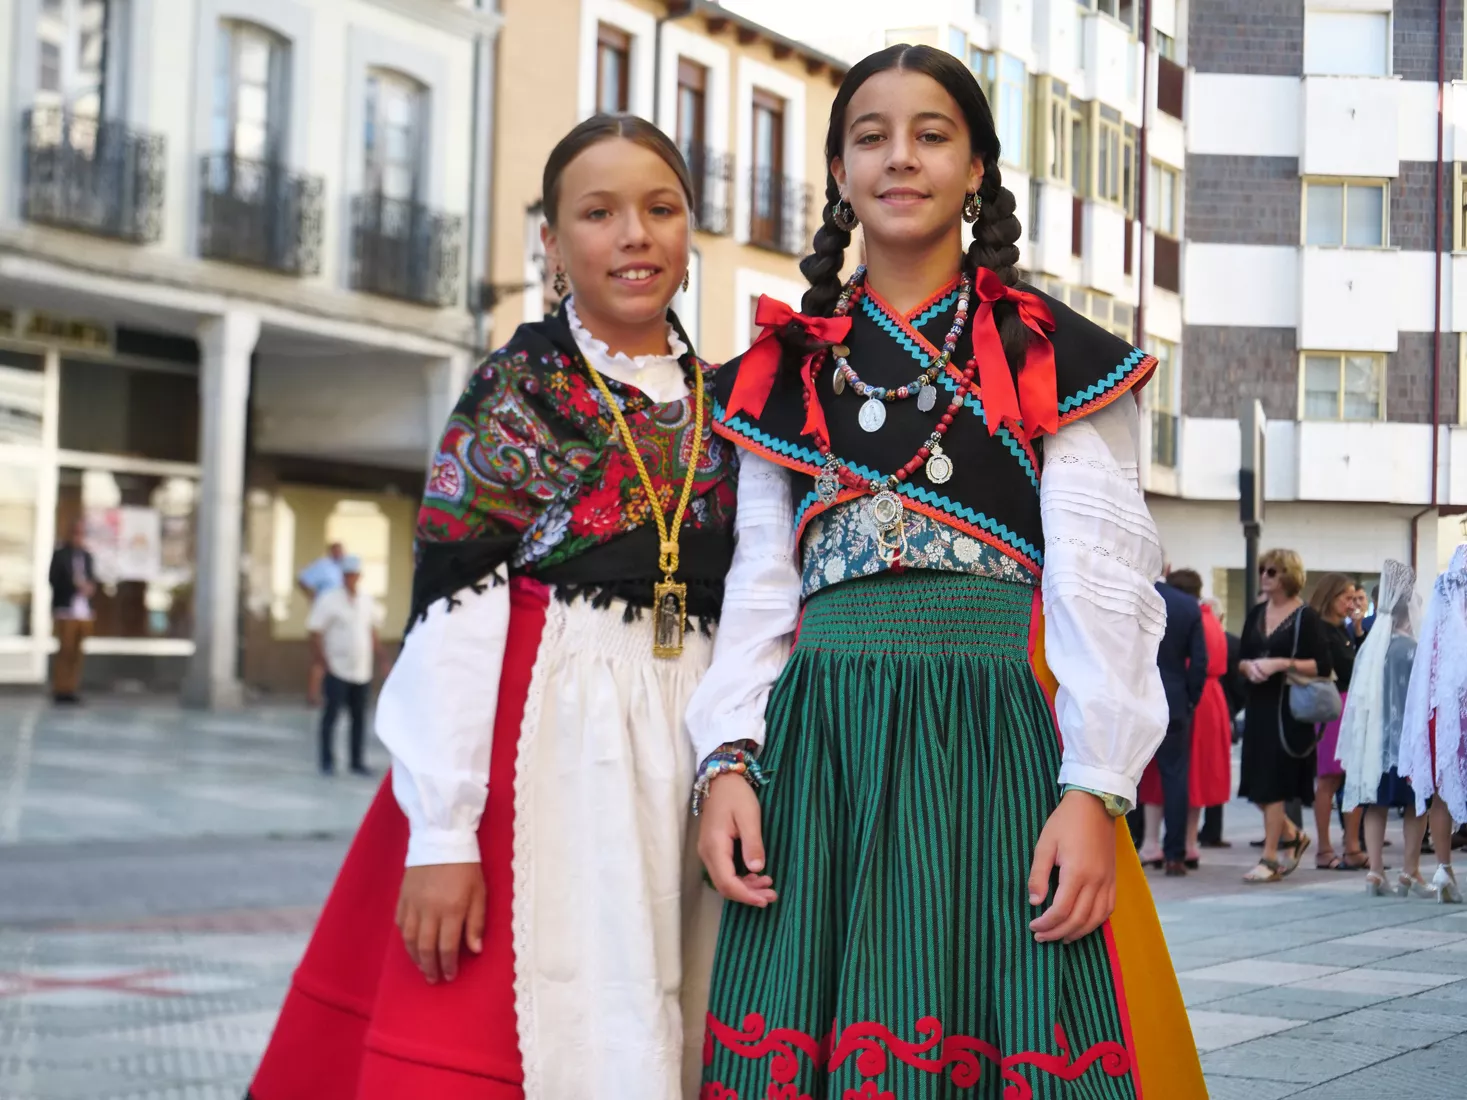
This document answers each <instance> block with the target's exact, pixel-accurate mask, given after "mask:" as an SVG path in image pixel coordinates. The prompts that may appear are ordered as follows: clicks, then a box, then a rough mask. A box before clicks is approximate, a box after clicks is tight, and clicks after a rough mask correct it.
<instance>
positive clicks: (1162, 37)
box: [1151, 30, 1177, 61]
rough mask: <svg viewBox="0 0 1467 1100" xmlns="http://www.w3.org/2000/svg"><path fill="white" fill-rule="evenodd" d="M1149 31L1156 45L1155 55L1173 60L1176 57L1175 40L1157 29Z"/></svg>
mask: <svg viewBox="0 0 1467 1100" xmlns="http://www.w3.org/2000/svg"><path fill="white" fill-rule="evenodd" d="M1151 33H1152V38H1153V39H1154V44H1155V46H1156V56H1157V57H1164V58H1166V59H1167V60H1168V61H1175V60H1176V59H1177V40H1176V39H1175V38H1173V37H1172V36H1171V35H1169V34H1162V33H1161V31H1158V30H1153V31H1152V32H1151Z"/></svg>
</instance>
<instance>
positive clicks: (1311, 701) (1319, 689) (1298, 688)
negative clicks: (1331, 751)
mask: <svg viewBox="0 0 1467 1100" xmlns="http://www.w3.org/2000/svg"><path fill="white" fill-rule="evenodd" d="M1303 622H1304V608H1302V607H1301V608H1299V610H1298V611H1297V612H1296V613H1295V616H1294V648H1293V652H1292V653H1291V654H1290V659H1291V660H1294V659H1297V658H1298V656H1299V630H1300V627H1301V625H1302V624H1303ZM1284 675H1285V678H1286V682H1285V692H1286V694H1287V695H1288V700H1289V713H1290V715H1292V716H1293V718H1294V720H1295V721H1296V722H1302V723H1305V724H1307V725H1310V726H1316V727H1317V726H1319V725H1321V724H1322V723H1325V722H1333V721H1334V720H1335V719H1336V718H1338V717H1339V716H1340V713H1341V712H1342V711H1343V710H1344V709H1345V703H1344V700H1342V699H1341V698H1340V689H1339V688H1338V687H1336V686H1335V678H1334V675H1333V674H1331V675H1329V676H1304V675H1301V674H1300V673H1297V672H1286V673H1285V674H1284ZM1279 741H1280V743H1281V744H1282V746H1283V750H1284V752H1286V753H1288V754H1289V755H1290V756H1292V757H1293V758H1294V759H1296V760H1302V759H1304V757H1306V756H1308V755H1309V754H1310V753H1311V752H1313V751H1314V748H1315V746H1316V745H1317V744H1318V743H1319V731H1318V730H1317V729H1316V730H1315V736H1314V739H1313V741H1312V743H1311V744H1310V746H1309V747H1308V748H1307V749H1305V750H1304V751H1303V752H1302V753H1300V752H1295V751H1294V750H1293V749H1292V748H1290V747H1289V739H1288V737H1286V736H1285V735H1284V724H1283V723H1282V722H1280V723H1279Z"/></svg>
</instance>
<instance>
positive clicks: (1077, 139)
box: [1069, 96, 1090, 198]
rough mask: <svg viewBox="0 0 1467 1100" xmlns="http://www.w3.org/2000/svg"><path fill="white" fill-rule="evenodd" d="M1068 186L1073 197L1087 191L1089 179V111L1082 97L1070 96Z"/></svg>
mask: <svg viewBox="0 0 1467 1100" xmlns="http://www.w3.org/2000/svg"><path fill="white" fill-rule="evenodd" d="M1069 118H1070V148H1069V153H1070V173H1069V175H1070V188H1071V189H1072V190H1073V191H1074V192H1075V197H1076V198H1079V197H1080V196H1082V195H1084V194H1086V193H1087V192H1088V190H1089V189H1088V188H1087V187H1086V183H1087V182H1088V181H1089V175H1090V172H1089V167H1090V160H1089V150H1090V111H1089V109H1088V104H1086V102H1085V101H1084V100H1083V99H1077V98H1075V97H1074V96H1071V97H1070V115H1069Z"/></svg>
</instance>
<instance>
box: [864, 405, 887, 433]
mask: <svg viewBox="0 0 1467 1100" xmlns="http://www.w3.org/2000/svg"><path fill="white" fill-rule="evenodd" d="M860 420H861V427H862V428H864V429H865V430H866V431H868V432H879V431H880V430H881V426H882V425H883V424H885V423H886V404H885V403H884V402H883V401H882V400H881V399H880V398H877V397H872V398H870V399H868V400H867V402H866V403H865V404H864V405H862V406H861V417H860Z"/></svg>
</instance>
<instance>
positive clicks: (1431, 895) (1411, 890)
mask: <svg viewBox="0 0 1467 1100" xmlns="http://www.w3.org/2000/svg"><path fill="white" fill-rule="evenodd" d="M1413 894H1415V895H1416V896H1417V897H1418V898H1427V899H1428V900H1434V899H1435V898H1436V890H1434V889H1433V888H1432V887H1431V885H1430V884H1429V883H1428V882H1427V881H1426V880H1425V879H1424V878H1422V877H1421V872H1420V871H1417V872H1416V874H1415V876H1414V877H1413V876H1412V875H1408V874H1406V872H1405V871H1402V872H1401V873H1400V874H1399V875H1397V876H1396V897H1398V898H1409V897H1410V896H1411V895H1413Z"/></svg>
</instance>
